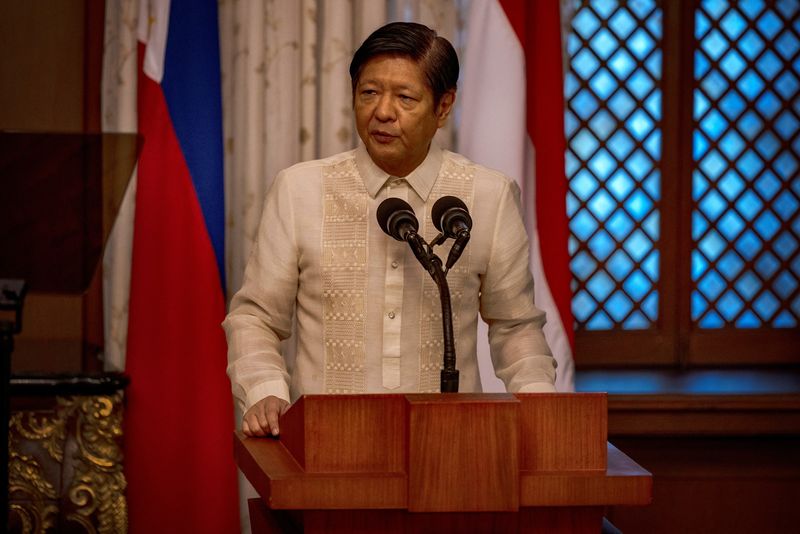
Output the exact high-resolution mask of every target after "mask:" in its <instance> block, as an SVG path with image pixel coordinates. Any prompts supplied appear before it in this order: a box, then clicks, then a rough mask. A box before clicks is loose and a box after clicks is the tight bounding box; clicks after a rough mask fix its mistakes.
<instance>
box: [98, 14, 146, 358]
mask: <svg viewBox="0 0 800 534" xmlns="http://www.w3.org/2000/svg"><path fill="white" fill-rule="evenodd" d="M138 9H139V8H138V2H137V0H108V1H107V2H106V23H105V46H104V50H103V79H102V104H101V105H102V128H103V131H104V132H124V133H129V132H135V131H136V117H137V116H136V78H137V76H136V62H137V59H136V58H137V56H136V54H137V49H136V47H137V43H136V29H137V25H138ZM135 199H136V173H135V171H134V176H132V177H131V181H130V184H129V186H128V190H127V191H126V193H125V197H124V199H123V201H122V206H121V208H120V212H119V214H118V215H117V219H116V221H115V223H114V227H113V229H112V231H111V235H110V236H109V239H108V242H107V244H106V249H105V253H104V255H103V310H104V315H105V317H104V319H105V320H104V329H105V357H104V362H105V367H106V369H107V370H110V371H122V370H124V369H125V347H126V344H127V338H128V294H129V288H130V279H131V242H132V240H133V211H134V206H135V201H136V200H135Z"/></svg>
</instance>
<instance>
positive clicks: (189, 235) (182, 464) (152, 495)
mask: <svg viewBox="0 0 800 534" xmlns="http://www.w3.org/2000/svg"><path fill="white" fill-rule="evenodd" d="M139 20H140V26H139V40H140V46H139V56H140V58H139V59H140V67H141V68H140V72H139V88H138V90H139V102H138V105H139V109H138V113H139V133H140V134H141V135H142V136H143V137H144V146H143V149H142V153H141V156H140V158H139V166H138V184H137V194H136V214H135V222H134V237H133V264H132V268H131V297H130V318H129V329H128V350H127V359H126V360H127V363H126V367H127V372H128V374H129V376H130V380H131V383H130V387H129V388H128V392H127V410H126V415H125V420H126V429H125V455H126V457H125V472H126V476H127V480H128V490H127V494H128V504H129V512H130V513H129V523H130V530H131V532H142V533H147V534H152V533H155V532H213V533H219V532H236V531H238V530H239V514H238V497H237V489H236V470H235V465H234V462H233V455H232V445H231V439H232V438H231V433H232V430H233V428H234V425H233V403H232V398H231V393H230V386H229V383H228V379H227V377H226V375H225V367H226V343H225V337H224V334H223V331H222V328H221V327H220V323H221V322H222V320H223V318H224V316H225V298H224V282H223V281H224V279H225V277H224V272H223V269H224V262H223V254H224V197H223V161H222V105H221V93H220V63H219V37H218V26H217V2H216V1H215V0H202V1H200V0H172V1H171V2H170V1H150V2H147V1H146V0H142V2H141V9H140V17H139Z"/></svg>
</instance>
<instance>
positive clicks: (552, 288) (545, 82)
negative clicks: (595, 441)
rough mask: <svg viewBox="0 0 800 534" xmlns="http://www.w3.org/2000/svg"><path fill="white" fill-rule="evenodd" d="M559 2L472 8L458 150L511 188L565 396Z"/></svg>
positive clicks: (567, 311) (568, 344)
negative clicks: (516, 194) (517, 196)
mask: <svg viewBox="0 0 800 534" xmlns="http://www.w3.org/2000/svg"><path fill="white" fill-rule="evenodd" d="M559 4H560V2H559V1H558V0H540V1H536V2H528V1H526V0H486V1H482V2H476V1H473V2H472V3H471V6H470V12H469V16H468V22H467V45H466V53H465V57H464V62H463V63H464V77H463V81H462V88H461V96H460V98H461V110H462V111H461V129H460V131H459V151H460V152H462V153H463V154H464V155H465V156H467V157H469V158H470V159H472V160H473V161H476V162H477V163H480V164H482V165H486V166H487V167H491V168H494V169H498V170H500V171H501V172H503V173H505V174H506V175H507V176H509V177H512V178H514V179H515V180H517V181H518V183H519V186H520V189H521V191H522V204H523V207H524V209H525V225H526V227H527V229H528V235H529V236H530V238H531V255H530V256H531V271H532V272H533V278H534V284H535V286H534V287H535V292H536V304H537V306H538V307H539V308H542V309H543V310H545V311H546V312H547V325H545V329H544V330H545V335H546V336H547V340H548V342H549V344H550V347H551V349H552V350H553V355H554V356H555V358H556V361H557V362H558V378H557V380H556V389H558V390H559V391H573V390H574V364H573V361H572V335H573V333H572V312H571V307H570V302H571V292H570V277H571V275H570V270H569V255H568V249H567V239H568V237H569V227H568V220H567V215H566V198H567V182H566V177H565V171H564V151H565V145H566V142H565V139H564V100H563V98H564V97H563V86H564V84H563V67H562V48H561V17H560V11H559V9H560V7H559Z"/></svg>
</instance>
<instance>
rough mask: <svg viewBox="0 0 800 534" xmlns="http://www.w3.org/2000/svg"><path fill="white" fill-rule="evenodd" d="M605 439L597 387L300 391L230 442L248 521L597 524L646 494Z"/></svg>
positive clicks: (295, 524)
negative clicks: (254, 430) (268, 431)
mask: <svg viewBox="0 0 800 534" xmlns="http://www.w3.org/2000/svg"><path fill="white" fill-rule="evenodd" d="M606 439H607V398H606V394H605V393H577V394H574V393H563V394H562V393H552V394H516V395H512V394H506V393H496V394H463V393H462V394H405V395H307V396H305V397H302V398H301V399H299V400H298V401H297V402H296V403H295V404H294V405H293V406H292V407H291V408H290V409H289V411H288V412H287V413H286V414H285V415H284V417H283V418H282V419H281V436H280V439H271V438H246V437H244V436H243V435H242V434H237V435H236V436H235V439H234V447H235V456H236V460H237V463H238V465H239V467H240V468H241V470H242V471H243V472H244V474H245V476H247V478H248V479H249V480H250V482H251V483H252V484H253V486H254V487H255V489H256V491H258V493H259V495H260V496H261V499H252V500H251V501H250V503H249V505H250V517H251V523H252V528H253V532H397V533H400V532H409V533H410V532H437V533H439V532H503V533H505V532H599V531H600V527H601V524H602V518H603V512H604V507H605V506H608V505H644V504H648V503H649V502H650V500H651V496H652V477H651V475H650V473H648V472H647V471H645V470H644V469H642V468H641V467H640V466H639V465H637V464H636V463H635V462H633V460H631V459H630V458H628V457H627V456H625V455H624V454H623V453H622V452H620V451H619V450H617V449H616V448H615V447H613V446H612V445H610V444H609V443H608V442H607V441H606Z"/></svg>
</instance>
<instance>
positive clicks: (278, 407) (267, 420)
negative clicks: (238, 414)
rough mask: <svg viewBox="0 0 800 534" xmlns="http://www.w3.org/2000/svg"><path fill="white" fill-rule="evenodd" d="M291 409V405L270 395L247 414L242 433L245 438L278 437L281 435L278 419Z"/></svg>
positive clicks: (244, 418) (253, 406)
mask: <svg viewBox="0 0 800 534" xmlns="http://www.w3.org/2000/svg"><path fill="white" fill-rule="evenodd" d="M288 409H289V403H288V402H286V401H285V400H283V399H280V398H278V397H275V396H272V395H270V396H269V397H266V398H264V399H261V400H260V401H258V402H257V403H255V404H254V405H252V406H251V407H250V409H249V410H247V412H245V414H244V417H243V418H242V432H244V435H245V436H250V437H253V436H269V435H273V436H277V435H278V434H279V433H280V428H279V427H278V419H279V418H280V417H281V416H282V415H283V414H284V413H286V410H288Z"/></svg>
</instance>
